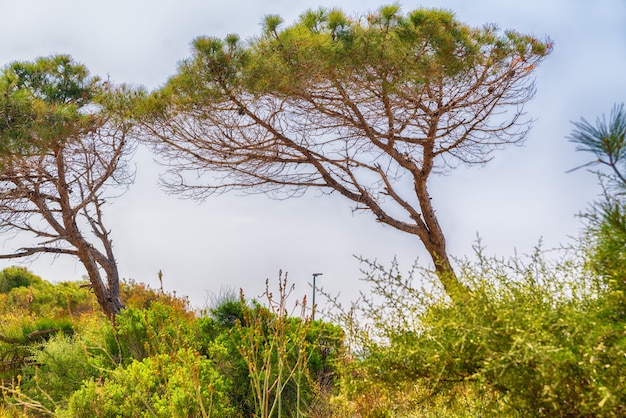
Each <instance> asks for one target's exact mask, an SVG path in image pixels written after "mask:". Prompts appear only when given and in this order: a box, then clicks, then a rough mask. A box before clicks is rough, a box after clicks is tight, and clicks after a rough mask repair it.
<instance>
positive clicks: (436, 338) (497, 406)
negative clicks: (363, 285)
mask: <svg viewBox="0 0 626 418" xmlns="http://www.w3.org/2000/svg"><path fill="white" fill-rule="evenodd" d="M584 258H585V257H584V253H583V254H581V253H574V254H571V255H570V256H569V257H566V258H564V259H562V260H558V261H548V259H547V258H546V255H545V254H544V253H543V252H541V251H539V250H538V251H537V252H536V253H535V254H533V255H531V256H530V258H529V259H528V261H524V260H522V259H521V258H519V257H516V258H513V259H511V260H508V261H505V260H501V259H497V258H490V257H486V256H484V254H483V253H482V251H479V252H478V254H477V261H476V262H474V263H470V262H469V261H464V262H461V271H462V278H463V280H464V281H466V282H467V283H468V284H471V288H472V289H473V290H472V291H473V299H472V300H471V301H467V303H466V304H451V303H450V302H449V300H448V299H447V298H446V297H445V296H443V294H442V291H441V289H439V288H438V285H437V282H436V281H435V280H434V279H435V278H434V277H433V276H432V273H429V272H427V271H423V270H419V279H418V282H419V281H421V283H418V286H415V284H414V282H413V280H412V278H408V279H407V278H403V277H402V276H401V275H398V274H397V268H392V269H390V270H385V269H384V268H382V266H380V265H377V264H373V265H372V267H374V270H373V271H372V272H371V273H370V274H369V275H368V276H367V278H366V280H367V281H369V282H370V283H372V287H373V294H372V295H369V296H365V295H363V297H362V299H361V300H360V301H358V302H357V303H356V304H355V305H354V306H353V310H352V311H351V312H347V313H346V314H345V315H344V316H343V317H341V318H338V319H340V320H341V321H342V324H343V325H344V328H345V329H347V330H351V332H350V334H349V338H350V340H351V341H353V342H354V343H355V344H354V346H355V347H358V351H357V352H355V356H356V358H355V359H354V360H353V361H348V362H347V363H346V365H345V367H346V369H345V370H344V373H343V379H342V395H341V396H339V397H337V398H336V399H335V403H336V404H338V405H340V406H341V407H343V408H352V409H351V410H352V411H355V412H357V413H359V414H361V415H362V416H369V417H377V416H406V415H410V414H415V416H439V415H437V414H438V413H440V414H441V413H444V411H445V415H454V416H478V415H480V416H546V417H547V416H550V417H554V416H607V417H613V416H615V417H617V416H621V415H623V414H624V412H625V411H624V409H623V405H625V404H626V403H625V402H626V386H625V385H624V383H626V379H625V378H624V377H623V376H622V375H621V372H620V370H623V368H624V367H626V357H625V356H624V355H625V354H626V332H625V327H624V323H616V322H613V321H607V320H606V314H605V308H606V306H607V303H608V302H607V298H606V294H605V293H603V291H602V289H603V287H602V286H601V280H600V278H598V277H597V276H595V275H594V274H593V272H590V271H588V270H586V268H585V266H584ZM357 319H358V320H357ZM364 324H367V325H368V327H369V328H366V327H365V325H364ZM370 330H373V331H370ZM438 411H439V412H438Z"/></svg>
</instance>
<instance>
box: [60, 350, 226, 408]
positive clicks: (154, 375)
mask: <svg viewBox="0 0 626 418" xmlns="http://www.w3.org/2000/svg"><path fill="white" fill-rule="evenodd" d="M229 385H230V383H229V382H228V381H227V380H225V379H224V378H223V377H222V376H221V375H220V374H219V373H218V372H217V371H216V370H215V368H214V367H213V364H212V362H211V361H210V360H208V359H206V358H205V357H204V356H202V355H200V354H199V353H198V352H197V351H195V350H193V349H180V350H178V351H177V352H173V353H171V354H157V355H154V356H151V357H146V358H144V359H143V360H141V361H133V362H132V363H130V364H129V365H128V366H126V367H120V368H118V369H116V370H115V371H114V372H113V373H112V374H111V376H110V377H107V378H106V379H104V380H91V381H89V382H88V383H87V384H86V385H85V386H84V387H83V388H81V389H79V390H78V391H76V392H75V393H74V394H73V395H72V397H71V398H70V400H69V404H68V408H67V409H66V410H63V411H59V416H60V417H64V416H67V417H73V418H80V417H85V418H87V417H89V418H91V417H118V416H137V417H208V416H211V417H231V416H233V415H234V413H235V411H234V410H233V408H231V407H230V405H229V403H228V397H227V392H228V390H229Z"/></svg>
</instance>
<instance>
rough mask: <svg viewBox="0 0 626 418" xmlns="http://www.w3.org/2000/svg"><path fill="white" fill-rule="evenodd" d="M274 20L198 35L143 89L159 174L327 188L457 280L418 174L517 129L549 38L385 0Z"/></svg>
mask: <svg viewBox="0 0 626 418" xmlns="http://www.w3.org/2000/svg"><path fill="white" fill-rule="evenodd" d="M281 24H282V20H281V18H280V17H278V16H267V17H266V18H265V23H264V26H263V32H262V34H261V35H260V36H259V37H257V38H255V39H253V40H252V41H249V42H241V41H240V40H239V38H238V36H236V35H229V36H227V37H226V38H225V39H224V40H221V39H216V38H212V37H200V38H197V39H196V40H195V41H194V42H193V54H192V56H191V57H190V58H188V59H187V60H185V61H183V62H182V64H181V65H180V68H179V70H178V73H177V74H176V75H175V76H173V77H172V78H171V79H170V80H169V82H168V83H167V85H166V86H165V87H164V88H163V89H162V90H160V91H158V92H156V93H155V94H154V95H153V97H152V99H153V100H152V103H151V107H150V108H149V109H150V112H148V113H147V116H146V118H145V119H144V122H145V123H144V126H145V128H146V131H147V132H148V134H149V135H150V136H151V137H153V138H156V141H154V144H155V145H156V146H157V147H158V148H159V152H160V153H161V155H162V156H163V158H164V159H165V160H166V161H168V162H169V164H170V166H169V168H170V170H169V176H166V177H165V183H166V185H167V186H168V187H170V188H171V190H173V191H175V192H180V193H185V194H188V195H190V196H192V197H196V198H200V199H203V198H205V197H206V196H208V195H209V194H211V193H213V192H215V191H223V190H229V189H241V190H246V191H259V190H261V191H265V192H270V193H286V194H287V195H298V194H301V193H303V192H304V191H305V190H306V189H308V188H311V187H314V188H319V189H322V190H325V191H327V192H328V193H333V192H337V193H339V194H341V195H343V196H344V197H346V198H348V199H349V200H351V201H352V202H353V203H354V204H355V208H356V210H366V211H370V212H371V213H373V214H374V216H375V217H376V220H377V221H378V222H381V223H384V224H387V225H390V226H392V227H393V228H396V229H399V230H401V231H404V232H407V233H410V234H414V235H416V236H418V237H419V239H420V240H421V241H422V243H423V244H424V245H425V247H426V249H427V250H428V252H429V254H430V255H431V257H432V259H433V261H434V263H435V268H436V270H437V271H438V273H439V274H440V276H441V277H442V282H443V285H444V287H445V288H446V290H447V291H448V293H449V294H451V295H452V294H455V293H458V292H461V293H463V292H465V291H466V289H463V286H462V285H460V283H458V281H457V279H456V277H455V274H454V271H453V268H452V266H451V263H450V261H449V259H448V254H447V251H446V244H445V237H444V234H443V231H442V229H441V227H440V224H439V220H438V219H437V216H436V214H435V209H434V206H433V203H432V201H431V195H430V192H429V189H428V185H427V183H428V179H429V178H430V175H431V174H433V173H435V174H441V173H444V172H446V171H448V170H449V169H451V168H454V167H456V166H457V165H459V164H483V163H485V162H487V161H488V160H489V159H490V158H491V153H492V152H493V151H494V150H496V149H498V148H500V147H501V146H504V145H506V144H509V143H516V142H519V141H521V140H523V138H524V136H525V134H526V133H527V131H528V129H529V121H528V120H526V119H524V118H523V104H524V103H526V102H527V101H528V100H529V99H530V98H531V97H532V96H533V94H534V83H533V78H532V74H533V73H534V71H535V68H536V66H537V64H539V63H540V62H541V61H542V60H543V59H544V58H545V57H546V55H548V53H549V52H550V51H551V47H552V45H551V43H550V42H549V41H541V40H539V39H537V38H534V37H532V36H528V35H522V34H518V33H516V32H513V31H506V32H501V31H499V30H498V29H497V28H496V27H494V26H485V27H483V28H472V27H469V26H467V25H465V24H463V23H461V22H459V21H457V20H456V19H455V18H454V16H453V14H452V13H450V12H447V11H443V10H430V9H417V10H414V11H411V12H408V13H406V14H403V13H402V12H401V10H400V7H399V6H395V5H394V6H385V7H381V8H380V9H379V10H378V11H377V12H376V13H372V14H369V15H367V16H361V17H357V18H351V17H349V16H347V15H346V14H344V13H343V12H342V11H340V10H337V9H330V10H329V9H323V8H320V9H318V10H309V11H307V12H305V13H304V14H302V15H301V16H300V18H299V20H298V21H297V22H296V23H294V24H293V25H291V26H287V27H284V28H282V27H281ZM207 173H208V174H210V176H208V177H203V176H202V175H203V174H207Z"/></svg>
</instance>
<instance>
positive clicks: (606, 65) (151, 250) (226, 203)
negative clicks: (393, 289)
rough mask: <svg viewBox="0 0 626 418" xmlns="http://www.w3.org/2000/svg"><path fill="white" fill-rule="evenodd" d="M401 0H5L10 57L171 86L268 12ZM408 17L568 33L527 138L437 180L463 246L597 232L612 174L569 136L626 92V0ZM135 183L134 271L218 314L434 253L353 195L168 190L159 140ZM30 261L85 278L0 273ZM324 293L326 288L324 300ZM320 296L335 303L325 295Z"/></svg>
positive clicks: (556, 0) (4, 36) (511, 245)
mask: <svg viewBox="0 0 626 418" xmlns="http://www.w3.org/2000/svg"><path fill="white" fill-rule="evenodd" d="M384 4H388V3H383V2H380V1H371V0H359V1H356V0H349V1H338V0H337V1H326V0H324V1H321V0H306V1H304V0H301V1H297V0H289V1H288V0H280V1H269V0H230V1H220V2H217V1H211V0H204V1H200V0H150V1H147V0H124V1H120V0H109V1H106V2H104V1H84V0H53V1H51V0H19V1H18V0H0V16H1V17H2V21H3V23H2V25H0V66H5V65H7V64H8V63H10V62H13V61H22V60H33V59H35V58H37V57H40V56H49V55H51V54H58V53H63V54H70V55H71V56H72V57H73V58H74V59H75V60H76V61H78V62H80V63H83V64H85V65H86V66H87V67H88V68H89V70H90V71H91V74H92V75H98V76H101V77H109V78H110V80H111V81H113V82H115V83H128V84H131V85H135V86H140V85H141V86H144V87H146V88H148V89H150V90H152V89H156V88H158V87H159V86H161V85H163V84H164V83H165V82H166V80H167V78H168V77H169V76H171V75H173V74H174V73H175V71H176V67H177V64H178V62H180V61H181V60H182V59H184V58H186V57H188V56H189V54H190V42H191V41H192V40H193V39H194V38H195V37H197V36H202V35H209V36H217V37H224V36H225V35H227V34H230V33H237V34H239V35H240V37H241V38H242V39H249V38H251V37H253V36H255V35H257V34H258V33H259V32H260V22H261V20H262V18H263V16H265V15H267V14H279V15H281V16H282V17H283V18H284V20H285V23H286V24H289V23H292V22H294V21H295V20H296V19H297V17H298V16H299V15H300V14H301V13H302V12H304V11H305V10H307V9H310V8H318V7H319V6H325V7H340V8H341V9H343V10H344V11H345V12H346V13H348V14H350V15H360V14H365V13H367V12H369V11H373V10H376V9H378V8H379V7H380V6H381V5H384ZM399 4H400V5H401V6H402V9H403V10H404V11H409V10H413V9H415V8H419V7H436V8H443V9H447V10H450V11H453V12H454V13H455V16H456V17H457V19H459V20H460V21H462V22H465V23H467V24H469V25H471V26H476V27H480V26H482V25H484V24H488V23H494V24H497V25H498V26H499V27H500V28H502V29H512V30H516V31H518V32H522V33H528V34H531V35H534V36H537V37H540V38H546V37H547V38H550V39H551V40H552V41H553V42H554V50H553V52H552V54H551V55H550V56H549V57H548V58H547V59H546V60H545V61H544V62H543V64H542V65H541V66H540V67H539V68H538V70H537V72H536V73H537V78H536V87H537V93H536V96H535V98H534V99H533V100H532V101H531V102H530V103H529V104H527V106H526V108H525V110H526V112H527V115H528V116H529V117H531V118H532V119H534V124H533V128H532V131H531V132H530V133H529V135H528V137H527V139H526V141H525V143H524V145H523V146H512V147H510V148H507V149H505V150H503V151H499V152H497V153H496V154H494V157H495V158H494V159H493V161H491V162H489V163H488V164H487V165H485V166H484V167H472V168H459V169H456V170H455V171H453V172H452V173H450V174H448V175H446V176H443V177H437V178H433V179H432V181H431V183H430V184H431V185H430V188H431V195H432V196H433V202H434V205H435V207H436V210H437V214H438V216H439V219H440V222H441V224H442V227H443V230H444V233H445V234H446V236H447V241H448V247H449V252H450V253H451V254H452V255H453V256H456V257H463V256H466V255H467V256H470V257H471V254H472V246H473V245H474V244H475V242H476V238H477V236H480V237H481V240H482V244H483V245H484V246H485V247H486V251H487V253H489V254H493V255H498V256H504V257H506V256H508V255H511V254H513V253H515V252H518V253H521V254H523V253H528V252H530V251H532V249H533V247H535V246H536V245H537V244H538V243H539V242H540V241H541V242H542V245H543V247H544V248H553V247H558V246H559V245H561V244H566V243H569V242H571V240H572V237H575V236H577V235H578V234H579V233H580V231H581V228H582V223H581V220H580V219H579V218H578V217H577V216H576V215H577V214H578V213H580V212H581V211H584V210H585V209H586V208H587V207H588V205H589V202H591V201H592V200H593V199H594V198H596V197H597V195H598V193H599V192H600V189H599V187H598V185H597V181H596V178H595V177H594V175H592V174H591V173H589V172H587V171H585V170H578V171H575V172H572V173H567V171H568V170H570V169H571V168H574V167H576V166H578V165H581V164H583V163H585V162H587V161H589V158H590V156H589V155H585V154H582V153H579V152H576V151H575V146H574V145H573V144H572V143H570V142H568V140H567V136H568V135H569V134H570V133H571V131H572V128H573V125H572V124H571V122H572V121H577V120H579V119H580V118H581V117H585V118H586V119H587V120H590V121H592V122H593V121H595V119H596V118H597V117H598V116H601V115H602V114H607V115H608V113H609V112H610V110H611V108H612V106H613V105H614V104H615V103H621V102H624V101H626V76H625V71H624V69H625V68H626V2H625V1H624V0H596V1H594V2H589V1H587V0H525V1H523V2H522V1H507V0H472V1H467V0H438V1H437V0H428V1H421V2H414V1H403V2H399ZM134 161H135V164H136V167H137V178H136V181H135V184H134V185H132V186H131V187H130V189H129V190H128V192H127V193H126V194H124V195H122V196H121V197H119V198H117V199H115V200H111V201H110V205H109V206H108V207H106V213H105V217H106V222H107V224H108V226H109V228H110V230H111V235H112V238H113V244H114V250H115V252H116V257H117V260H118V265H119V270H120V274H121V276H122V277H124V278H126V279H132V280H135V281H138V282H144V283H147V284H149V285H150V286H152V287H158V286H159V282H158V278H157V277H158V276H157V275H158V272H159V271H162V272H163V286H164V288H165V290H167V291H176V293H177V294H179V295H184V296H187V297H189V300H190V302H191V304H192V306H194V307H196V308H202V307H203V306H204V305H205V304H206V303H207V302H209V301H210V300H211V295H214V294H219V293H220V292H223V291H228V290H229V289H230V290H234V291H235V292H238V291H239V289H240V288H243V290H244V292H245V294H246V295H247V296H249V297H257V296H258V295H260V294H261V293H262V291H263V289H264V285H265V280H266V279H269V280H270V282H271V283H276V280H277V278H278V275H279V271H281V270H282V271H283V272H286V273H287V274H288V279H289V282H290V283H294V284H295V285H296V290H295V293H294V297H301V296H302V295H305V294H307V295H310V293H311V287H310V283H311V281H312V274H313V273H323V275H322V276H319V277H318V279H317V283H318V285H320V286H322V287H323V288H324V289H325V291H327V292H329V293H331V294H337V293H340V294H341V295H342V299H343V300H344V301H348V300H351V299H354V298H356V296H357V294H358V291H359V290H362V291H367V285H366V284H365V283H364V282H363V281H362V280H361V279H362V278H363V274H362V273H361V271H360V270H361V267H362V265H361V264H360V263H359V262H358V260H357V259H356V258H355V256H361V257H363V258H366V259H369V260H377V261H378V262H380V263H382V264H384V265H389V264H390V263H391V261H392V260H393V259H394V257H395V258H397V260H398V262H399V263H400V266H401V269H402V270H404V271H408V269H409V268H410V266H411V265H412V264H413V263H414V262H415V260H416V259H419V262H420V263H424V264H426V265H427V263H428V262H429V258H428V256H427V254H426V252H425V251H424V250H423V248H422V245H421V243H420V242H419V240H418V239H417V237H414V236H409V235H407V234H404V233H402V232H399V231H395V230H393V229H392V228H391V227H388V226H383V225H382V224H379V223H377V222H375V220H374V217H373V216H372V215H370V214H368V213H361V212H359V213H356V214H355V213H353V211H352V208H353V205H352V204H351V202H348V201H347V200H345V199H343V198H342V197H340V196H335V195H332V196H325V195H322V194H321V193H320V192H317V191H311V192H309V193H307V194H306V195H305V196H303V197H300V198H296V199H291V200H272V199H270V198H268V197H267V196H264V195H244V194H242V193H237V192H235V193H227V194H223V195H220V196H214V197H211V198H209V199H208V200H206V201H204V202H195V201H190V200H182V199H180V198H179V197H177V196H171V195H167V194H165V192H163V191H162V190H161V189H159V187H158V185H157V180H158V175H159V173H160V172H161V169H162V168H161V167H159V166H158V165H156V164H155V163H154V161H153V156H152V155H151V154H150V152H149V151H148V150H146V149H142V148H140V149H139V150H138V152H137V154H136V155H135V158H134ZM31 243H32V241H31V240H29V239H28V237H26V236H19V235H18V236H16V237H12V236H6V235H0V251H1V252H2V253H7V252H10V251H15V250H16V249H17V248H19V247H21V246H24V245H29V244H31ZM10 265H25V266H27V267H28V268H29V269H30V270H32V271H33V272H34V273H36V274H38V275H40V276H41V277H43V278H44V279H46V280H49V281H53V282H58V281H64V280H79V279H81V277H82V276H83V275H84V274H85V272H84V270H83V269H82V267H81V266H80V264H79V263H78V262H76V261H75V260H72V259H69V258H68V259H64V258H56V259H55V258H52V257H48V256H45V255H44V256H41V257H39V258H38V259H37V260H34V261H29V262H25V261H24V260H14V261H11V260H2V261H0V269H1V268H4V267H8V266H10ZM309 297H310V296H309ZM318 303H319V304H321V305H323V304H324V302H323V300H321V301H320V299H319V298H318Z"/></svg>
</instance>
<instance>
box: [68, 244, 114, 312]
mask: <svg viewBox="0 0 626 418" xmlns="http://www.w3.org/2000/svg"><path fill="white" fill-rule="evenodd" d="M79 258H80V260H81V262H82V264H83V265H84V266H85V268H86V269H87V275H88V277H89V281H90V282H91V287H92V289H93V292H94V294H95V295H96V299H97V300H98V304H99V305H100V307H101V308H102V310H103V311H104V313H105V314H106V315H107V316H108V317H109V318H110V319H111V320H113V319H114V318H115V315H117V314H119V313H120V312H121V311H122V309H124V304H123V303H122V301H121V300H120V296H119V294H120V293H119V278H118V275H117V267H115V269H114V271H109V270H110V269H111V268H110V266H107V267H108V268H107V269H106V271H105V273H106V274H107V279H108V280H107V283H108V285H105V283H104V281H103V280H102V275H101V273H100V269H99V266H98V263H97V262H96V260H95V257H94V256H93V255H92V254H91V252H90V251H89V250H88V249H87V250H83V251H80V254H79Z"/></svg>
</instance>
